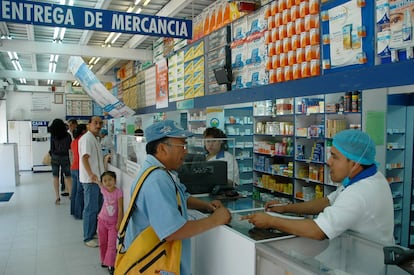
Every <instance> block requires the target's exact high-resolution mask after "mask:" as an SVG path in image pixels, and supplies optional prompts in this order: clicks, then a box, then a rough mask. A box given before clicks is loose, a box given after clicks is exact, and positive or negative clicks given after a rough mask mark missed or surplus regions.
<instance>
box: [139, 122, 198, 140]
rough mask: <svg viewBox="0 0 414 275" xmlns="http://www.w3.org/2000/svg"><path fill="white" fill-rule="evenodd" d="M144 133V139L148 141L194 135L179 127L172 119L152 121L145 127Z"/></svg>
mask: <svg viewBox="0 0 414 275" xmlns="http://www.w3.org/2000/svg"><path fill="white" fill-rule="evenodd" d="M144 133H145V134H144V135H145V140H146V142H148V143H149V142H152V141H154V140H159V139H162V138H165V137H172V138H188V137H191V136H193V135H194V134H193V133H191V132H189V131H186V130H183V129H181V128H179V127H178V126H177V124H176V123H175V122H174V121H172V120H163V121H160V122H157V123H154V124H152V125H151V126H149V127H148V128H147V129H145V131H144Z"/></svg>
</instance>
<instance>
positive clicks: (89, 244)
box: [85, 240, 99, 247]
mask: <svg viewBox="0 0 414 275" xmlns="http://www.w3.org/2000/svg"><path fill="white" fill-rule="evenodd" d="M85 245H86V246H88V247H98V246H99V244H98V243H97V242H96V241H95V240H89V241H87V242H85Z"/></svg>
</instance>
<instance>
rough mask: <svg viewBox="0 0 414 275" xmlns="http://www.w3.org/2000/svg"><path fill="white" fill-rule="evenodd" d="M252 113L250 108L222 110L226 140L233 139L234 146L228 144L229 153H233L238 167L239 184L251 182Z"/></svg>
mask: <svg viewBox="0 0 414 275" xmlns="http://www.w3.org/2000/svg"><path fill="white" fill-rule="evenodd" d="M252 113H253V110H252V107H243V108H232V109H224V117H225V123H224V131H225V133H226V135H227V137H228V138H231V139H234V144H229V149H231V150H229V151H234V154H235V155H234V156H235V158H236V160H237V164H238V166H239V174H240V183H239V184H252V182H253V174H252V173H253V119H252ZM230 147H231V148H230ZM233 149H234V150H233Z"/></svg>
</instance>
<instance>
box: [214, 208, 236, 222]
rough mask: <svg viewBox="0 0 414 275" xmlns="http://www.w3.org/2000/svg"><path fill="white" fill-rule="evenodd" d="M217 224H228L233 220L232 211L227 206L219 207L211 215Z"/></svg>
mask: <svg viewBox="0 0 414 275" xmlns="http://www.w3.org/2000/svg"><path fill="white" fill-rule="evenodd" d="M210 218H211V219H213V220H214V222H215V224H216V225H223V224H228V223H230V221H231V214H230V211H229V210H228V209H227V208H226V207H219V208H216V210H214V212H213V213H212V214H211V215H210Z"/></svg>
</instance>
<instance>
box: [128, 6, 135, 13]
mask: <svg viewBox="0 0 414 275" xmlns="http://www.w3.org/2000/svg"><path fill="white" fill-rule="evenodd" d="M134 8H135V6H129V7H128V9H127V11H126V12H132V11H133V10H134Z"/></svg>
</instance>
